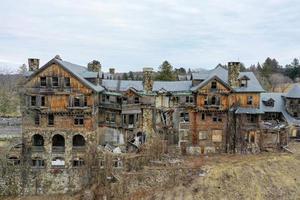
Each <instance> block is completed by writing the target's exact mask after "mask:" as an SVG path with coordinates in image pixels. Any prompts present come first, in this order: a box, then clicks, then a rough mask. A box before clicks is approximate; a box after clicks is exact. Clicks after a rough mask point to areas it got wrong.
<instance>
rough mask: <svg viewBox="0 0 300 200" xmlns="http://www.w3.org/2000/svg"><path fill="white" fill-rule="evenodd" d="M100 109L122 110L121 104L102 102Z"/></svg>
mask: <svg viewBox="0 0 300 200" xmlns="http://www.w3.org/2000/svg"><path fill="white" fill-rule="evenodd" d="M99 107H100V108H109V109H115V110H121V104H119V103H115V102H101V103H100V104H99Z"/></svg>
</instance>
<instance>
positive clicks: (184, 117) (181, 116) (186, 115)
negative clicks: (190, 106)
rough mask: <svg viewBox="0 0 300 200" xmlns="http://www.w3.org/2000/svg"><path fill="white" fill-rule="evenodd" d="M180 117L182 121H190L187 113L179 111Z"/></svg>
mask: <svg viewBox="0 0 300 200" xmlns="http://www.w3.org/2000/svg"><path fill="white" fill-rule="evenodd" d="M180 118H181V121H183V122H189V121H190V119H189V113H180Z"/></svg>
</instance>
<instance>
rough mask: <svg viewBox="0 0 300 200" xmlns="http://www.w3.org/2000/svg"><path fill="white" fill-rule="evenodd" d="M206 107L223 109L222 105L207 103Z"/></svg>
mask: <svg viewBox="0 0 300 200" xmlns="http://www.w3.org/2000/svg"><path fill="white" fill-rule="evenodd" d="M204 108H206V109H217V110H221V109H222V105H216V104H206V105H204Z"/></svg>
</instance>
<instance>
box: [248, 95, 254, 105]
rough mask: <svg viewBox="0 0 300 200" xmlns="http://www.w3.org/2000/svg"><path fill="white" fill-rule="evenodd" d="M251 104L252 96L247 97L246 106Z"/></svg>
mask: <svg viewBox="0 0 300 200" xmlns="http://www.w3.org/2000/svg"><path fill="white" fill-rule="evenodd" d="M252 103H253V97H252V96H248V97H247V104H248V105H252Z"/></svg>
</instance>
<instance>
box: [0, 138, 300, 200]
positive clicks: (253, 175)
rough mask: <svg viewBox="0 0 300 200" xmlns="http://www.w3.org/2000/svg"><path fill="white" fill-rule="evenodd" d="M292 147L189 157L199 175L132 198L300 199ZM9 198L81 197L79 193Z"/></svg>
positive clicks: (299, 149)
mask: <svg viewBox="0 0 300 200" xmlns="http://www.w3.org/2000/svg"><path fill="white" fill-rule="evenodd" d="M290 149H291V150H293V151H294V152H295V153H294V154H290V153H261V154H259V155H216V156H204V157H203V156H202V157H186V158H185V159H184V165H185V166H186V167H191V168H199V169H201V170H200V171H199V174H196V175H195V174H194V175H193V176H191V177H187V178H186V179H185V180H184V181H182V182H177V183H174V184H173V185H166V187H159V188H153V189H151V190H145V191H143V190H141V191H140V192H139V193H132V194H131V195H130V197H129V199H132V200H137V199H147V200H155V199H160V200H169V199H170V200H176V199H178V200H189V199H205V200H207V199H230V200H231V199H238V200H239V199H300V188H299V185H300V173H299V166H300V143H292V144H290ZM0 199H1V198H0ZM4 199H5V198H4ZM6 199H12V200H39V199H42V200H44V199H47V200H71V199H82V198H81V195H80V194H77V195H74V196H71V195H54V196H30V197H15V198H12V197H10V198H6Z"/></svg>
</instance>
